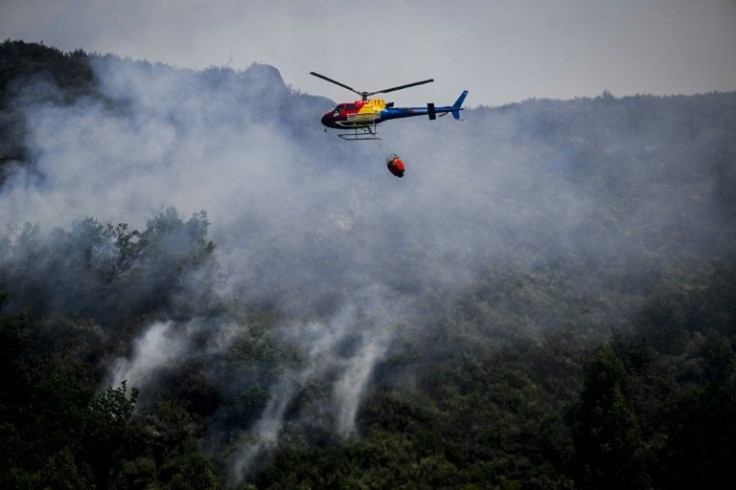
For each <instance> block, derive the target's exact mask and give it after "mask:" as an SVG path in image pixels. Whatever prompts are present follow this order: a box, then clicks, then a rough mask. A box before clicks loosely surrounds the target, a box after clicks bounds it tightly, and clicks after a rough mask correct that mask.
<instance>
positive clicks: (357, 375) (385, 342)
mask: <svg viewBox="0 0 736 490" xmlns="http://www.w3.org/2000/svg"><path fill="white" fill-rule="evenodd" d="M385 293H386V291H384V290H382V288H378V287H372V288H368V289H366V290H364V291H360V292H358V294H356V297H355V298H353V299H352V301H350V302H348V303H346V304H345V306H343V308H342V309H341V310H340V311H338V312H337V314H336V315H335V316H334V317H333V318H331V319H330V320H329V321H328V322H327V323H321V322H320V323H317V322H313V323H309V324H306V325H301V326H299V327H297V328H294V327H293V326H291V327H289V328H285V329H284V330H283V331H282V332H281V333H280V335H282V336H283V338H284V340H285V341H287V342H290V343H294V344H295V345H298V346H300V347H301V348H302V349H303V354H304V359H303V362H302V365H301V367H300V368H299V369H297V370H295V371H289V372H287V373H285V374H284V375H282V377H281V379H280V380H279V381H278V383H276V384H275V385H274V387H273V388H272V390H271V393H270V398H269V401H268V403H267V405H266V407H265V408H264V410H263V412H262V413H261V415H260V417H259V419H258V420H257V421H256V422H255V424H254V425H253V427H252V428H251V430H250V431H249V434H248V436H247V437H246V443H245V445H244V446H243V447H242V448H241V449H240V450H239V451H238V452H237V453H236V454H235V455H234V456H233V463H232V472H231V478H232V480H233V481H234V482H240V481H242V480H243V479H244V478H245V477H247V476H248V475H249V474H250V472H251V470H252V467H253V465H254V463H255V462H256V461H258V458H259V457H261V456H263V454H264V452H266V451H267V450H268V449H270V448H273V447H275V445H276V444H277V442H278V439H279V437H280V434H281V432H282V430H283V420H284V416H285V413H286V411H287V408H288V407H289V404H290V403H291V402H292V401H293V399H294V398H295V397H296V396H297V395H298V394H299V391H300V388H303V387H304V386H306V385H309V384H310V383H314V382H317V383H331V384H332V386H333V389H332V396H331V400H330V406H331V408H330V409H329V410H328V411H329V412H330V413H331V416H332V418H333V420H334V429H335V431H336V433H337V434H339V435H340V436H342V437H347V436H350V435H351V434H353V433H354V431H355V417H356V413H357V411H358V408H359V405H360V401H361V399H362V397H363V395H364V392H365V390H366V387H367V385H368V382H369V380H370V376H371V373H372V371H373V368H374V367H375V365H376V363H377V362H379V361H380V360H381V358H382V356H383V355H384V354H385V353H386V350H387V349H388V347H389V344H390V341H391V339H392V338H393V333H394V324H393V323H392V322H395V321H396V319H395V318H394V317H392V315H391V314H390V311H391V310H392V309H393V308H394V307H395V305H393V304H392V302H391V301H390V299H388V298H387V297H386V296H385Z"/></svg>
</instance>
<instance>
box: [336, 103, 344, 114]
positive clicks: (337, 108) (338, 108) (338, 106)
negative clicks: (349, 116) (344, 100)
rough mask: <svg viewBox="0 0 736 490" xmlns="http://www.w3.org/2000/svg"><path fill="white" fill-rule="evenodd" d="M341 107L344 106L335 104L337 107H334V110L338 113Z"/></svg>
mask: <svg viewBox="0 0 736 490" xmlns="http://www.w3.org/2000/svg"><path fill="white" fill-rule="evenodd" d="M343 105H344V104H337V106H335V110H336V111H338V112H339V111H341V110H342V106H343Z"/></svg>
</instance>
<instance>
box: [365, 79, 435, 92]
mask: <svg viewBox="0 0 736 490" xmlns="http://www.w3.org/2000/svg"><path fill="white" fill-rule="evenodd" d="M430 82H434V78H430V79H429V80H422V81H421V82H414V83H407V84H406V85H401V86H399V87H393V88H387V89H384V90H378V91H376V92H370V93H369V94H368V95H375V94H386V93H388V92H393V91H394V90H401V89H403V88H409V87H414V86H416V85H422V84H424V83H430Z"/></svg>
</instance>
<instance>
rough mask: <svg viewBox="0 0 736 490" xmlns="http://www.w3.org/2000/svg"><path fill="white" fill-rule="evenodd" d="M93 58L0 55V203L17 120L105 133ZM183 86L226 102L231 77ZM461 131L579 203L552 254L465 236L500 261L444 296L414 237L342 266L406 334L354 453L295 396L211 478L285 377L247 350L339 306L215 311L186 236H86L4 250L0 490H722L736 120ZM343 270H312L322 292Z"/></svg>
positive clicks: (503, 117)
mask: <svg viewBox="0 0 736 490" xmlns="http://www.w3.org/2000/svg"><path fill="white" fill-rule="evenodd" d="M95 57H98V55H90V54H87V53H84V52H82V51H75V52H73V53H63V52H60V51H58V50H56V49H54V48H51V47H47V46H43V45H38V44H33V43H24V42H22V41H10V40H8V41H5V42H3V43H2V44H0V135H1V136H0V154H1V155H2V156H1V158H2V160H0V185H2V184H3V181H4V180H5V179H7V178H8V176H9V175H11V174H12V172H13V171H14V169H15V168H16V167H19V166H21V167H26V168H31V169H32V168H33V167H34V155H33V152H32V151H31V149H30V148H29V147H28V146H27V145H26V136H27V134H28V132H29V128H28V127H27V126H26V125H27V120H26V118H25V114H26V111H27V110H28V109H29V108H30V107H33V106H34V105H37V104H41V103H47V102H50V103H53V104H61V105H63V104H72V103H74V102H75V101H78V100H80V98H91V99H95V100H98V101H102V102H103V103H104V104H108V105H109V107H110V108H111V109H110V110H115V111H124V110H125V107H124V102H121V101H120V100H105V95H103V94H101V93H100V92H99V90H98V89H97V86H96V82H95V76H94V71H93V70H92V68H91V65H90V63H91V60H92V59H94V58H95ZM147 66H149V68H151V69H153V67H150V65H147ZM162 69H163V68H162ZM201 76H202V77H208V78H216V79H218V80H220V81H219V82H218V83H223V84H226V83H229V82H225V81H226V80H228V77H231V76H235V75H234V74H233V72H231V71H229V70H218V69H212V70H209V71H206V72H203V73H202V74H201ZM31 80H35V81H36V82H37V81H38V80H41V81H42V83H43V84H47V85H49V86H53V87H54V89H53V90H52V91H51V92H48V91H43V92H33V91H31V92H30V93H29V92H26V91H23V87H24V86H26V85H32V86H38V85H37V83H36V82H34V83H33V84H31V82H30V81H31ZM223 80H225V81H223ZM264 93H269V94H270V95H269V97H274V100H272V101H269V99H268V98H262V99H259V101H258V104H260V105H263V106H264V108H261V107H260V106H259V107H258V108H257V109H255V110H258V111H260V110H264V111H271V109H273V108H272V107H269V106H268V104H271V103H272V104H274V105H279V104H280V105H282V106H283V105H284V104H289V105H290V106H292V107H298V109H296V111H297V112H298V113H299V114H302V113H303V115H304V117H307V116H309V117H311V116H312V112H313V109H314V107H317V106H318V104H316V103H315V101H314V100H311V99H308V98H307V97H305V96H303V95H300V94H297V93H285V95H284V94H281V95H279V96H278V97H276V96H274V95H273V93H272V92H268V91H266V92H264ZM49 97H51V98H52V100H50V101H49V100H47V99H48V98H49ZM272 112H278V110H277V109H276V110H274V111H272ZM465 116H466V118H467V120H468V124H466V125H465V127H464V128H463V130H464V131H466V132H471V133H472V135H471V137H472V138H474V140H477V141H482V140H483V139H484V138H487V137H488V138H490V136H489V135H491V134H495V135H497V136H494V137H495V138H506V137H508V138H509V139H511V140H513V141H512V142H511V144H512V146H513V147H514V148H517V149H518V151H519V152H522V153H524V154H528V155H532V156H531V157H529V158H528V159H527V160H526V161H527V162H528V168H526V169H525V170H524V171H525V172H527V173H528V175H529V176H530V179H531V180H532V181H533V180H535V179H544V180H547V179H549V182H550V183H551V184H550V185H554V182H555V180H554V179H559V181H560V182H564V184H565V186H564V187H561V188H560V191H559V192H567V191H569V190H570V189H575V190H578V191H579V192H580V194H581V195H585V196H590V197H591V198H590V200H589V201H586V202H587V203H588V204H590V205H589V206H588V207H587V209H586V210H585V211H586V212H587V213H588V214H587V215H586V218H585V219H580V220H578V221H576V222H575V225H574V226H573V227H571V228H570V229H568V231H569V235H571V236H573V237H574V244H572V245H570V244H568V243H565V244H563V243H562V242H564V241H565V240H564V238H565V237H563V236H561V235H560V234H558V233H556V232H554V231H548V229H547V228H545V225H544V222H543V221H541V220H540V218H539V216H538V215H537V214H536V211H535V210H534V209H530V210H528V213H527V214H523V215H518V216H514V217H513V219H511V220H510V221H507V222H505V223H501V224H499V226H498V227H497V228H495V229H494V230H492V233H491V232H490V231H489V230H484V229H482V226H483V223H479V224H476V226H479V228H473V229H470V230H469V233H471V234H477V235H478V236H481V237H487V236H488V237H490V236H492V238H490V239H489V240H488V247H489V248H493V247H496V248H498V247H497V246H498V245H499V244H503V245H505V246H504V247H503V250H505V252H503V254H500V255H499V254H487V255H484V254H479V256H473V258H472V260H471V258H468V257H465V256H464V255H463V253H464V252H463V250H461V249H460V250H459V251H457V254H458V255H459V256H460V258H459V259H457V260H458V261H459V262H462V263H463V264H465V265H469V266H470V268H471V269H472V280H470V281H468V282H467V284H465V285H464V286H463V287H462V288H460V291H457V290H455V289H453V290H452V291H450V290H445V289H443V281H442V279H441V278H440V277H439V275H437V276H434V275H432V274H429V278H428V276H427V275H418V274H417V270H420V269H426V270H430V271H432V270H434V269H435V265H436V263H438V262H442V261H445V260H449V261H451V262H452V261H453V260H456V259H455V258H453V257H448V256H447V254H452V253H453V252H452V249H450V250H449V251H443V252H442V253H433V252H432V249H431V247H425V246H424V245H425V244H426V243H427V242H426V241H428V240H431V239H432V237H430V236H427V235H425V233H426V230H425V229H424V228H423V227H422V226H418V225H417V226H414V227H409V228H408V230H406V231H405V232H403V233H402V234H401V245H402V246H403V247H404V248H410V249H412V250H414V251H415V252H416V253H414V254H412V255H411V256H408V257H404V258H403V259H402V260H394V259H392V258H391V257H392V256H391V250H392V249H391V248H389V245H385V247H386V249H385V250H384V249H382V248H380V247H381V244H383V243H385V242H383V241H378V242H374V243H373V245H376V244H378V246H379V251H378V252H375V251H374V253H375V254H376V256H375V257H373V256H370V258H366V259H365V260H366V261H368V260H372V261H374V264H373V266H374V269H372V270H373V272H372V274H374V275H380V276H382V277H383V281H384V282H385V284H387V285H388V287H390V288H391V290H392V292H393V293H394V294H396V295H401V296H402V297H404V298H406V301H407V302H410V303H411V305H412V311H413V313H412V315H411V316H407V317H405V318H403V319H402V320H400V321H398V327H399V328H397V332H396V334H395V337H394V338H393V339H392V342H391V346H390V347H389V348H388V350H387V352H386V355H385V356H384V358H383V359H382V360H381V361H380V362H379V363H378V364H377V366H376V368H375V371H374V373H373V376H372V378H371V384H370V390H369V391H368V392H367V394H366V395H365V397H364V398H363V400H362V403H361V405H360V408H359V410H358V413H357V419H356V432H355V433H354V434H353V435H352V436H350V437H338V436H336V435H335V434H334V431H333V430H332V425H331V422H330V421H329V420H325V418H329V417H326V415H325V412H324V411H320V410H319V407H320V406H321V405H320V404H319V402H320V401H323V400H324V399H326V398H328V397H329V388H327V387H325V386H320V385H319V383H313V382H312V383H311V384H310V381H309V380H306V381H299V382H301V383H303V384H304V386H302V387H301V388H302V391H301V394H300V395H299V396H297V397H295V398H294V399H293V400H292V401H291V402H290V403H289V406H288V407H286V409H285V415H284V421H283V427H282V431H283V432H284V433H285V434H286V436H285V437H283V439H282V440H281V441H280V442H279V444H278V445H277V446H276V447H274V448H273V450H272V451H271V452H270V453H269V454H268V455H267V456H263V457H262V458H261V460H259V461H258V466H257V469H256V470H254V471H253V472H251V473H250V474H248V475H247V478H246V480H245V481H233V480H232V479H230V478H229V474H230V470H229V467H230V464H231V461H232V458H233V454H235V453H236V451H237V448H238V447H239V445H240V444H242V442H243V439H244V437H245V438H247V434H248V429H249V428H250V427H251V426H252V424H253V423H254V422H255V421H256V420H257V419H258V417H259V415H260V414H261V413H262V412H263V410H264V408H265V407H266V405H267V403H268V400H269V393H270V390H271V387H272V386H273V385H274V384H275V383H276V380H277V379H279V375H280V373H283V372H284V371H288V370H289V369H294V367H295V366H301V365H303V364H304V363H305V362H306V361H305V358H304V355H303V354H302V353H300V352H299V351H298V349H296V348H295V347H294V346H293V345H290V344H289V343H283V342H278V341H276V340H275V339H274V337H272V336H270V335H269V333H270V332H271V331H273V330H274V329H275V328H276V327H277V326H278V325H280V324H282V323H283V322H285V321H287V322H288V321H293V320H294V319H314V318H319V317H320V316H326V315H328V314H329V313H330V312H334V310H335V309H336V306H335V305H338V304H339V303H340V302H341V300H342V298H343V297H344V295H346V294H347V293H345V290H346V289H347V288H349V287H350V286H351V283H350V282H349V281H347V280H345V281H343V283H340V284H338V286H336V287H334V288H332V289H330V288H329V287H327V288H326V290H325V291H321V290H320V294H321V296H320V301H318V302H312V301H303V302H300V301H299V299H298V296H299V294H300V291H301V290H302V289H303V288H304V286H303V284H301V283H300V282H299V279H298V275H297V274H295V275H294V276H295V278H294V279H289V281H285V282H284V283H283V284H281V287H280V288H276V287H271V285H270V283H269V282H268V281H265V280H264V284H268V285H269V289H268V291H269V295H270V296H271V297H270V298H268V300H264V299H263V296H262V295H260V294H253V295H250V294H249V293H248V289H247V287H248V285H247V284H246V285H245V286H244V288H245V291H246V292H245V293H243V294H241V295H235V294H227V293H223V292H222V291H223V284H225V283H226V282H227V280H228V274H229V271H227V270H223V269H222V267H220V264H219V262H218V247H217V246H216V245H217V244H215V243H213V241H212V240H211V239H210V238H209V227H210V223H209V220H208V215H207V214H206V213H205V212H199V213H195V214H193V215H191V216H182V215H181V214H180V213H179V212H177V211H176V210H174V209H167V210H164V211H161V212H160V213H158V214H156V215H154V216H153V217H152V218H151V219H150V220H148V222H147V223H146V225H145V226H141V227H139V228H140V229H134V228H133V227H131V226H129V225H126V224H118V223H113V224H108V223H101V222H99V221H98V220H97V219H95V218H94V217H88V218H86V219H85V218H81V219H79V220H77V221H75V222H74V223H71V224H69V223H59V224H58V226H59V227H58V228H55V229H44V228H42V227H40V226H38V225H35V224H23V223H20V224H14V226H15V227H14V228H13V229H10V228H8V229H7V230H5V231H3V233H2V234H0V292H1V293H2V296H1V297H0V298H1V299H0V308H1V310H0V364H2V366H0V377H1V378H2V380H1V381H0V460H1V461H2V465H1V467H0V487H1V488H7V489H11V488H13V489H15V488H17V489H32V488H76V489H84V488H90V489H91V488H97V489H105V488H116V489H121V488H141V489H143V488H168V489H184V488H201V489H206V488H213V489H214V488H222V487H224V486H233V487H237V488H264V489H265V488H274V489H276V488H284V489H286V488H315V489H316V488H453V489H457V488H464V489H468V490H469V489H475V488H477V489H480V488H493V489H515V488H539V489H551V488H583V489H585V488H591V489H605V488H611V489H618V488H632V489H634V488H683V489H685V488H730V486H731V485H732V484H733V482H734V481H736V469H734V466H733V461H736V424H734V420H736V260H735V259H736V254H735V252H736V249H735V248H736V139H734V138H733V135H734V134H736V94H734V93H712V94H703V95H696V96H673V97H658V96H635V97H624V98H615V97H613V96H611V95H610V94H608V93H604V94H603V95H602V96H601V97H598V98H594V99H576V100H571V101H548V100H530V101H526V102H523V103H520V104H513V105H509V106H505V107H501V108H484V107H480V108H476V109H473V110H468V111H466V114H465ZM298 117H301V115H300V116H298ZM315 120H316V119H315ZM509 121H510V122H509ZM509 127H513V128H514V130H513V131H512V130H510V129H509ZM652 128H656V130H655V131H653V130H652ZM285 131H292V132H293V134H294V138H295V139H296V140H297V141H301V139H305V140H307V139H308V135H305V134H303V133H302V132H301V130H300V129H299V128H287V129H285ZM644 133H646V134H647V135H648V136H647V144H646V145H641V144H639V143H641V135H642V134H644ZM305 144H306V143H305ZM479 147H480V148H481V149H479V150H478V152H482V151H483V150H482V145H479ZM470 151H472V150H470ZM478 158H479V159H481V158H483V156H482V155H480V154H479V155H478ZM405 180H406V179H405ZM4 191H5V189H4V188H3V187H0V195H2V193H3V192H4ZM548 192H550V193H552V194H551V195H553V194H554V192H555V191H554V190H550V191H548ZM520 196H521V197H519V199H523V196H524V195H523V194H520ZM509 199H511V200H513V199H514V198H513V194H512V197H510V198H509ZM452 206H453V203H451V202H448V204H447V207H448V215H450V216H452V213H453V212H455V211H458V210H453V209H452ZM522 208H523V206H522ZM642 208H646V213H642V212H640V211H641V209H642ZM524 209H526V208H524ZM554 212H555V210H552V211H551V213H554ZM548 213H549V212H548ZM457 214H459V215H460V216H461V218H460V219H462V216H463V214H462V210H459V211H458V213H457ZM546 216H550V214H547V215H546ZM213 219H214V218H213ZM450 219H451V218H450ZM4 225H7V224H4ZM397 226H398V225H397ZM257 229H258V228H257V227H254V230H257ZM253 233H254V235H253V237H252V240H254V241H255V240H258V236H257V234H255V233H256V231H254V232H253ZM355 233H360V229H359V228H358V227H356V231H355ZM309 239H310V240H312V241H314V243H311V242H307V243H305V245H304V247H305V249H306V250H307V252H304V253H305V254H307V253H308V251H309V250H310V248H309V247H315V248H319V247H324V246H325V241H324V240H323V238H321V237H320V236H319V235H318V234H317V233H315V235H314V236H311V237H309ZM343 240H345V242H340V243H341V245H342V244H346V245H350V246H351V247H359V246H360V243H359V240H355V241H350V240H348V239H343ZM390 247H393V244H390ZM346 248H347V247H346ZM383 252H385V253H383ZM274 253H275V254H277V253H278V250H276V251H275V252H274ZM479 257H480V258H479ZM273 260H274V262H277V261H279V260H281V261H288V260H289V257H278V256H277V257H275V258H274V259H273ZM300 260H303V259H299V260H296V259H295V264H296V265H294V267H299V265H298V264H299V263H300ZM453 263H454V262H453ZM335 264H337V265H335ZM350 264H351V262H350V261H348V260H347V259H346V258H345V257H344V256H342V255H340V254H339V253H337V254H336V255H335V256H334V257H330V261H327V260H325V262H324V267H325V268H330V267H335V268H339V269H342V268H346V267H347V268H349V267H350ZM318 265H319V264H318ZM273 267H278V265H274V266H273ZM268 272H269V271H268V267H266V266H265V265H264V270H263V274H265V275H268ZM359 273H360V274H365V272H364V270H363V269H361V270H360V271H358V272H356V276H358V275H359ZM360 277H361V279H360V280H364V279H362V278H363V276H360ZM412 279H416V280H412ZM356 281H358V280H357V279H356ZM255 287H256V286H254V288H255ZM257 287H258V288H261V285H258V286H257ZM281 304H287V305H289V308H288V309H287V308H284V309H282V308H280V307H279V305H281ZM294 305H296V306H294ZM362 314H364V315H365V316H366V317H368V318H370V315H371V314H372V313H371V312H369V311H366V312H364V313H362ZM195 320H196V322H198V324H197V325H198V327H197V329H196V335H193V336H192V337H191V345H192V346H193V347H194V348H193V350H194V351H195V352H196V353H195V354H193V355H189V356H187V357H185V358H183V359H182V360H181V361H180V362H177V363H172V364H170V365H168V366H166V367H165V368H162V369H160V370H159V372H158V373H157V389H156V390H155V392H154V393H147V392H145V390H143V391H141V390H139V387H138V386H134V385H132V384H131V383H130V381H124V382H122V383H118V384H117V385H113V386H111V387H109V388H108V386H110V371H111V369H112V365H113V363H114V360H115V359H117V358H120V357H121V356H130V355H131V352H132V351H133V350H134V339H136V338H138V337H139V336H140V335H141V334H142V333H143V331H144V328H145V327H146V326H147V325H149V324H151V323H152V322H173V324H174V325H175V327H173V328H182V329H184V328H186V326H187V325H190V324H191V323H190V322H193V321H195ZM208 322H209V323H208ZM222 322H224V323H234V324H240V325H245V326H246V328H243V329H242V330H241V331H239V332H238V333H236V334H233V335H234V336H235V338H234V340H230V341H228V343H218V342H219V341H218V340H217V339H218V338H219V337H218V333H217V332H216V331H215V330H214V327H209V326H208V325H210V323H211V324H213V325H214V324H215V323H222ZM351 342H353V343H355V342H356V340H355V339H347V340H346V341H345V343H344V346H342V347H341V348H343V349H345V350H346V351H347V350H350V349H351V348H352V347H351V345H352V344H351ZM219 345H223V347H218V348H217V349H216V348H215V347H213V346H219ZM305 421H306V422H305ZM244 434H245V436H244Z"/></svg>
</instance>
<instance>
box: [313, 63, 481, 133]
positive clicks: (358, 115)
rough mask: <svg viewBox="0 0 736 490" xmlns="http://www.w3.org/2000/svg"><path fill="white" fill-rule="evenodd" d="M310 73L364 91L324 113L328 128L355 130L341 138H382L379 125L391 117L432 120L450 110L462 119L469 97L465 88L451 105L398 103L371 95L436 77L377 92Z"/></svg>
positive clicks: (432, 80)
mask: <svg viewBox="0 0 736 490" xmlns="http://www.w3.org/2000/svg"><path fill="white" fill-rule="evenodd" d="M309 74H310V75H314V76H315V77H317V78H321V79H322V80H326V81H328V82H331V83H334V84H335V85H339V86H340V87H342V88H345V89H348V90H350V91H351V92H355V93H356V94H358V95H360V97H361V100H357V101H355V102H346V103H342V104H338V105H337V106H335V108H334V109H332V110H331V111H328V112H326V113H325V114H324V115H323V116H322V124H323V125H324V126H325V131H327V128H333V129H346V130H351V131H348V132H345V133H339V134H338V136H339V137H340V138H342V139H344V140H347V141H361V140H378V139H380V138H379V137H378V133H377V132H376V125H377V124H378V123H382V122H383V121H388V120H390V119H400V118H404V117H414V116H427V117H429V119H430V120H434V119H437V117H438V116H440V117H442V116H446V115H447V114H452V117H454V118H455V119H460V111H462V110H463V107H462V105H463V102H464V101H465V97H466V96H467V95H468V91H467V90H464V91H463V93H461V94H460V97H458V98H457V100H456V101H455V103H454V104H452V105H451V106H441V107H435V105H434V103H432V102H430V103H428V104H427V106H426V107H394V103H393V102H385V101H384V100H382V99H371V98H370V97H371V96H372V95H376V94H386V93H389V92H394V91H396V90H402V89H405V88H409V87H415V86H417V85H423V84H425V83H431V82H434V79H433V78H430V79H428V80H422V81H419V82H413V83H407V84H406V85H400V86H398V87H392V88H387V89H384V90H376V91H375V92H359V91H357V90H355V89H354V88H352V87H349V86H347V85H345V84H344V83H341V82H338V81H337V80H333V79H331V78H328V77H326V76H324V75H320V74H319V73H315V72H310V73H309Z"/></svg>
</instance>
